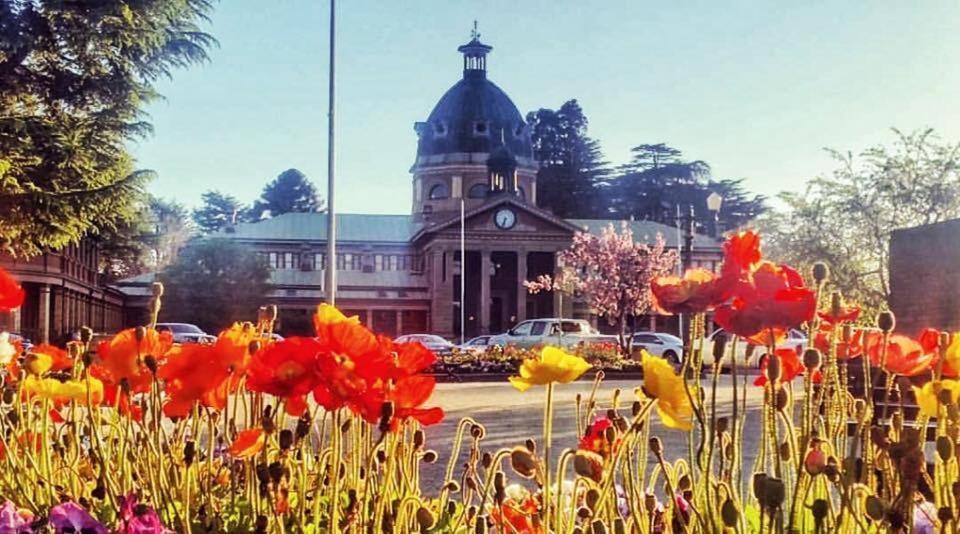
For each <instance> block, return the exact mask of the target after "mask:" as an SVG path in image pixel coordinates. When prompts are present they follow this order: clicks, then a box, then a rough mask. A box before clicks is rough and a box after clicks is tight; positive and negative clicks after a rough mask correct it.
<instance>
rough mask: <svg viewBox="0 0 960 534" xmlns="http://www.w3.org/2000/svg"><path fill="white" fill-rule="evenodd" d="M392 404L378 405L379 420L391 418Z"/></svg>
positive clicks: (388, 402)
mask: <svg viewBox="0 0 960 534" xmlns="http://www.w3.org/2000/svg"><path fill="white" fill-rule="evenodd" d="M393 413H394V410H393V403H392V402H390V401H387V402H384V403H383V404H381V405H380V418H381V419H386V420H388V421H389V420H390V419H392V418H393Z"/></svg>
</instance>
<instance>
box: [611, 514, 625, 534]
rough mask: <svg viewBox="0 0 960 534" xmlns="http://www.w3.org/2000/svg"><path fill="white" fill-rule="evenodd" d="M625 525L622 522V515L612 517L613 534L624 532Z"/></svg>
mask: <svg viewBox="0 0 960 534" xmlns="http://www.w3.org/2000/svg"><path fill="white" fill-rule="evenodd" d="M626 533H627V525H626V524H625V523H624V522H623V518H622V517H615V518H614V519H613V534H626Z"/></svg>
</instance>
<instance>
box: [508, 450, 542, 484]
mask: <svg viewBox="0 0 960 534" xmlns="http://www.w3.org/2000/svg"><path fill="white" fill-rule="evenodd" d="M510 466H511V467H513V470H514V471H516V473H517V474H518V475H520V476H522V477H524V478H533V476H534V475H535V474H536V473H537V460H536V458H534V457H533V454H532V453H531V452H530V451H528V450H525V449H521V448H519V447H517V448H514V449H513V450H512V451H510Z"/></svg>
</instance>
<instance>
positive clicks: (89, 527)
mask: <svg viewBox="0 0 960 534" xmlns="http://www.w3.org/2000/svg"><path fill="white" fill-rule="evenodd" d="M49 520H50V524H51V525H53V528H54V532H56V533H57V534H60V533H63V532H80V531H83V532H89V533H91V534H108V532H109V531H108V530H107V528H106V527H105V526H103V525H101V524H100V522H98V521H97V520H96V519H94V518H93V516H91V515H90V514H89V513H87V511H86V510H84V509H83V507H81V506H80V505H79V504H77V503H75V502H65V503H62V504H58V505H56V506H54V507H53V508H51V509H50V517H49Z"/></svg>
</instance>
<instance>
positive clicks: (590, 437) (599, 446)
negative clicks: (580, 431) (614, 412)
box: [577, 417, 619, 458]
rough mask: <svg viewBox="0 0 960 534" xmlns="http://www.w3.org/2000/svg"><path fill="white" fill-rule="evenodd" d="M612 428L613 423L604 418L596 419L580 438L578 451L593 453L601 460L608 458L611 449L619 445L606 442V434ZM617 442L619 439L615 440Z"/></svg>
mask: <svg viewBox="0 0 960 534" xmlns="http://www.w3.org/2000/svg"><path fill="white" fill-rule="evenodd" d="M612 427H613V422H611V421H610V419H608V418H606V417H597V418H596V419H595V420H594V421H593V423H592V424H591V425H590V426H589V427H588V428H587V431H586V432H585V433H584V436H583V437H582V438H580V443H579V445H578V446H577V448H578V449H582V450H586V451H590V452H595V453H597V454H599V455H600V456H602V457H603V458H609V457H610V454H611V453H612V452H613V449H614V448H615V446H616V445H618V444H619V443H613V444H611V443H610V442H609V441H607V438H606V432H607V429H608V428H612ZM617 441H619V439H618V440H617Z"/></svg>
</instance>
